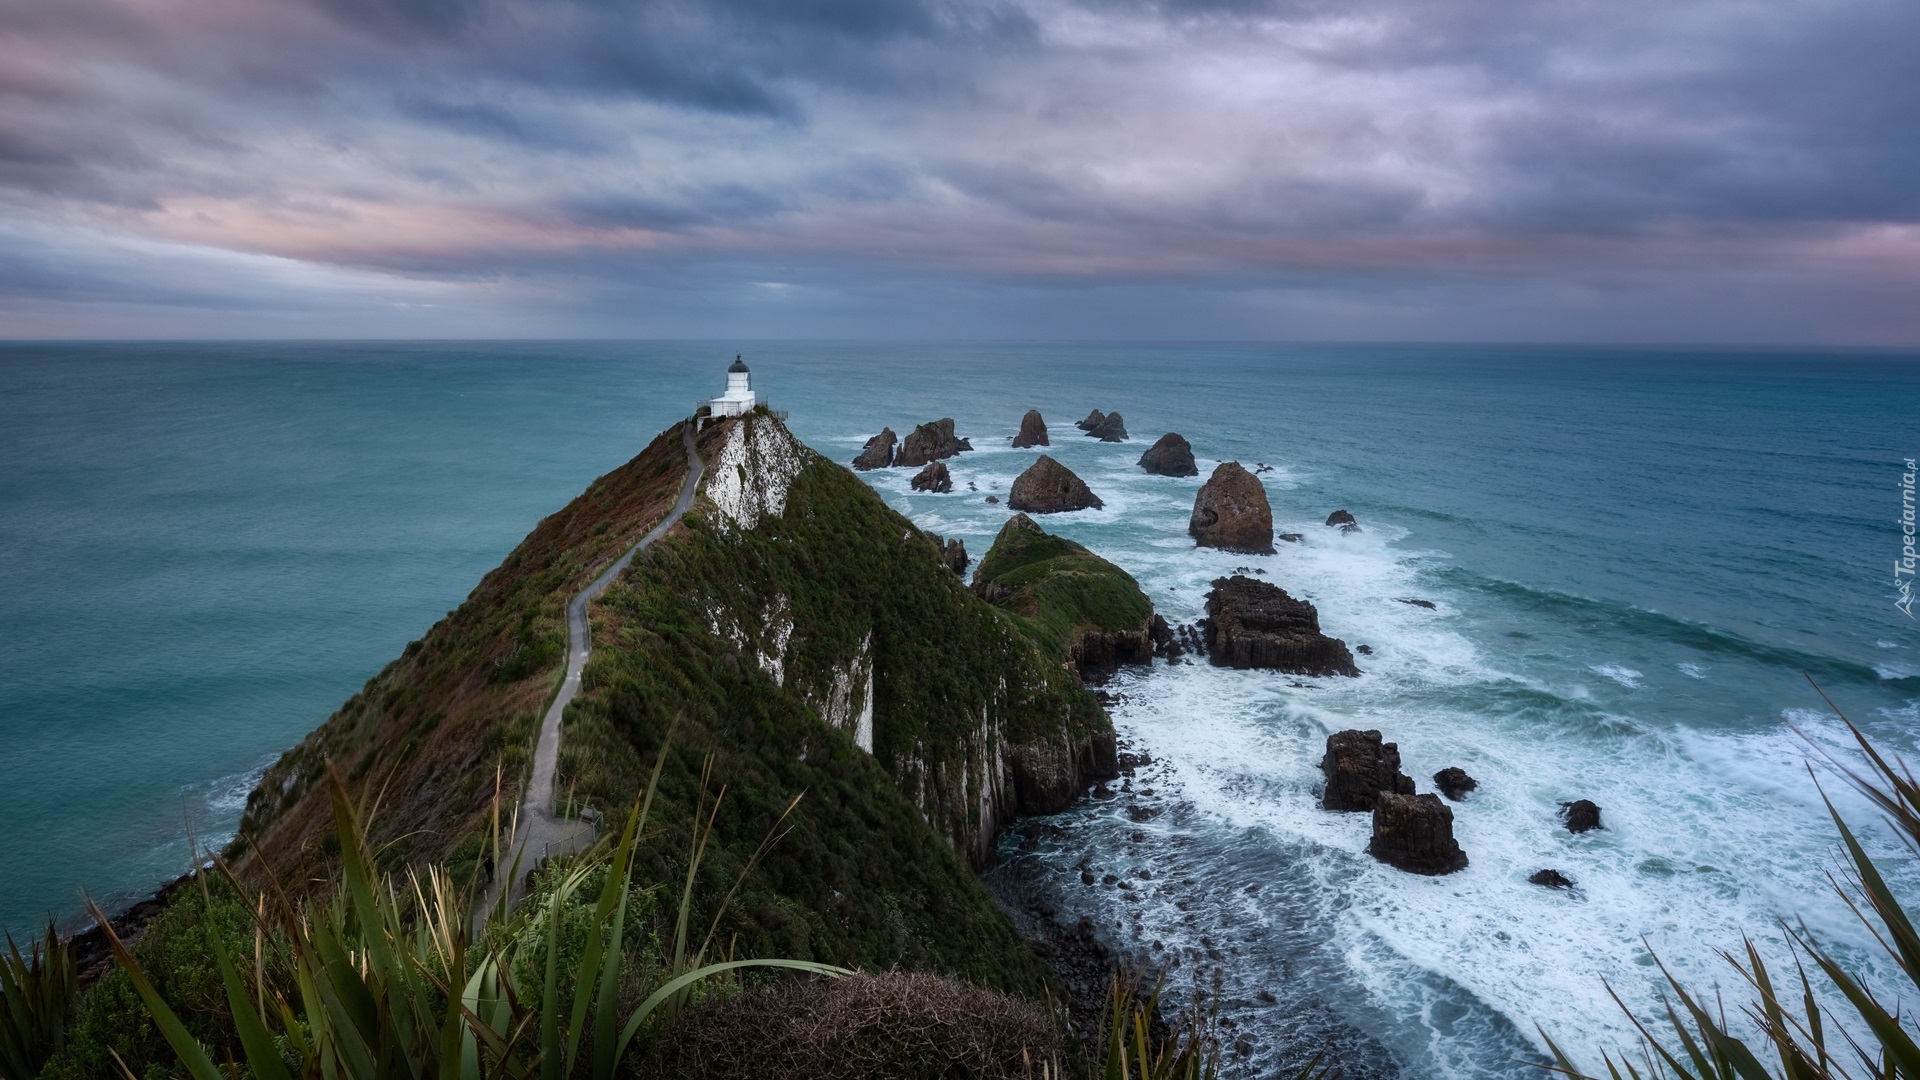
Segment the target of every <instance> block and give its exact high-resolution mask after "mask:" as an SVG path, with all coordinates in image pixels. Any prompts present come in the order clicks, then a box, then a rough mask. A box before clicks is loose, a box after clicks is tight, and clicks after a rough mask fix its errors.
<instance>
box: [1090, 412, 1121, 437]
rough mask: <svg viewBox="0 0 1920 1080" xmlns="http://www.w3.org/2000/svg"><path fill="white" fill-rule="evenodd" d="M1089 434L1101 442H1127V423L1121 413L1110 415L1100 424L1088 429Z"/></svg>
mask: <svg viewBox="0 0 1920 1080" xmlns="http://www.w3.org/2000/svg"><path fill="white" fill-rule="evenodd" d="M1087 434H1088V435H1091V436H1093V437H1094V438H1096V439H1099V440H1100V441H1101V442H1126V441H1127V422H1126V421H1125V420H1123V419H1121V417H1120V414H1119V413H1117V412H1116V413H1108V414H1107V415H1105V416H1103V417H1101V418H1100V422H1099V423H1097V424H1095V425H1093V426H1092V427H1090V428H1088V429H1087Z"/></svg>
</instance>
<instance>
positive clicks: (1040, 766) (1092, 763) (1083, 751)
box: [1006, 731, 1120, 815]
mask: <svg viewBox="0 0 1920 1080" xmlns="http://www.w3.org/2000/svg"><path fill="white" fill-rule="evenodd" d="M1006 756H1007V763H1008V765H1009V766H1011V770H1012V773H1013V796H1014V809H1015V810H1016V811H1017V812H1018V813H1020V814H1023V815H1032V814H1057V813H1059V812H1060V811H1062V810H1065V809H1066V808H1067V807H1069V806H1072V805H1073V803H1074V800H1076V799H1078V798H1080V796H1082V795H1085V794H1086V793H1087V788H1089V787H1091V786H1092V785H1093V784H1095V783H1097V782H1099V781H1102V780H1113V779H1116V778H1118V777H1119V775H1120V756H1119V752H1118V747H1117V746H1116V744H1115V742H1114V737H1113V732H1111V731H1107V732H1100V733H1097V734H1095V735H1093V736H1091V737H1089V738H1088V739H1086V740H1085V741H1083V742H1081V743H1078V744H1076V745H1067V746H1054V745H1047V744H1036V743H1028V744H1026V745H1021V746H1010V747H1008V748H1007V755H1006Z"/></svg>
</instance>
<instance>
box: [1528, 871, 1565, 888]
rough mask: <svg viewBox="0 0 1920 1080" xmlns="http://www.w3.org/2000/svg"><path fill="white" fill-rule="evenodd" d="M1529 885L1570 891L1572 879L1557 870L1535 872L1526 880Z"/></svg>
mask: <svg viewBox="0 0 1920 1080" xmlns="http://www.w3.org/2000/svg"><path fill="white" fill-rule="evenodd" d="M1527 883H1528V884H1529V885H1545V886H1546V887H1547V888H1549V889H1571V888H1573V879H1572V878H1570V877H1568V876H1567V875H1565V874H1563V873H1561V872H1560V871H1558V870H1535V871H1534V872H1533V875H1532V876H1531V877H1529V878H1527Z"/></svg>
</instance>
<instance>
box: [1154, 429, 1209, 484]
mask: <svg viewBox="0 0 1920 1080" xmlns="http://www.w3.org/2000/svg"><path fill="white" fill-rule="evenodd" d="M1140 467H1141V468H1143V469H1145V470H1147V471H1148V472H1150V473H1152V474H1153V475H1155V476H1199V475H1200V467H1199V466H1198V465H1195V464H1194V463H1193V446H1192V445H1191V444H1189V443H1188V442H1187V440H1186V438H1185V437H1184V436H1182V435H1181V434H1180V433H1179V432H1177V431H1169V432H1167V433H1166V434H1165V435H1162V436H1160V441H1159V442H1156V443H1154V444H1153V446H1152V447H1150V448H1149V449H1148V450H1147V452H1146V453H1144V454H1141V455H1140Z"/></svg>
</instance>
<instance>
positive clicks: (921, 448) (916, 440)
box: [893, 416, 973, 469]
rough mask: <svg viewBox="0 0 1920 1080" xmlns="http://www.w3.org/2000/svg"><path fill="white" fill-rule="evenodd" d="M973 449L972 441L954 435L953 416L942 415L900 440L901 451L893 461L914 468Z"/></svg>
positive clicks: (907, 467) (897, 464)
mask: <svg viewBox="0 0 1920 1080" xmlns="http://www.w3.org/2000/svg"><path fill="white" fill-rule="evenodd" d="M971 449H973V444H972V443H970V442H968V441H967V440H965V439H960V438H955V437H954V434H953V418H952V417H950V416H948V417H942V418H941V419H939V420H935V421H933V422H932V423H930V424H921V425H920V426H919V427H917V428H914V429H913V430H912V431H911V432H909V433H908V435H907V437H906V438H904V439H902V440H900V452H899V453H898V454H895V455H894V457H893V463H894V465H896V466H898V467H900V468H903V469H913V468H918V467H919V466H922V465H925V464H926V463H927V462H929V461H939V460H940V459H942V458H950V457H952V456H953V455H955V454H958V453H960V452H961V451H963V450H971Z"/></svg>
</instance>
